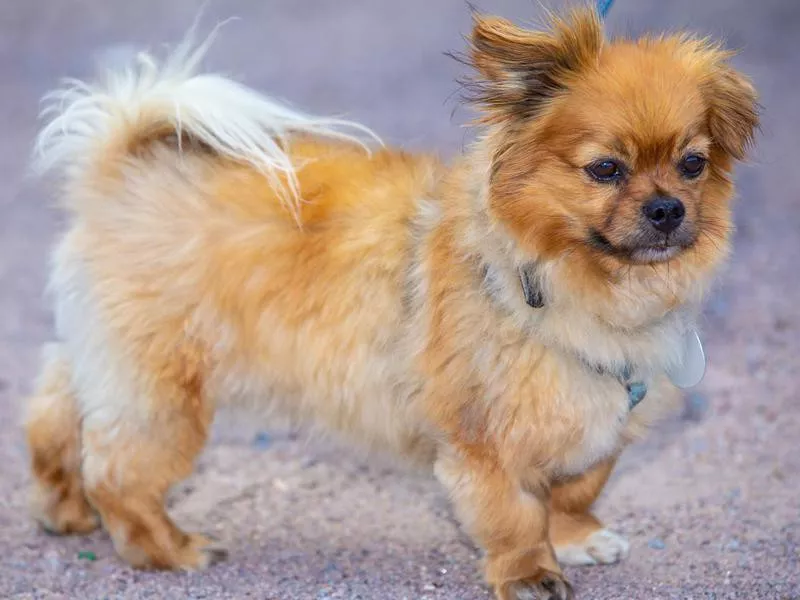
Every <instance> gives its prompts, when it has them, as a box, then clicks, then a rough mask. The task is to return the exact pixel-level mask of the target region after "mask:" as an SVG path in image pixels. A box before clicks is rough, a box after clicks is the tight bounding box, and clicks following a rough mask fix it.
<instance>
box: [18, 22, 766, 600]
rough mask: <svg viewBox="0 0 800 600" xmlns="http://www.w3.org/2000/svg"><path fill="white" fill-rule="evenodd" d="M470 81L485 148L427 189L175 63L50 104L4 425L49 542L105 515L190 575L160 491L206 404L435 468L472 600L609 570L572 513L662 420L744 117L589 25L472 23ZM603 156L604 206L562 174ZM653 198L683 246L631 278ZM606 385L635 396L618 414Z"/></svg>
mask: <svg viewBox="0 0 800 600" xmlns="http://www.w3.org/2000/svg"><path fill="white" fill-rule="evenodd" d="M201 50H202V48H201ZM468 58H469V61H470V62H471V64H472V65H473V66H474V67H475V70H476V73H477V75H476V77H475V79H474V80H473V81H472V82H471V83H470V85H469V86H468V87H469V89H470V90H471V91H472V92H474V98H473V100H474V101H475V102H477V103H478V105H479V106H480V109H481V111H482V112H481V114H482V116H483V118H482V119H481V121H482V122H481V123H480V124H479V126H480V127H481V128H482V129H481V132H482V133H481V136H480V137H479V140H478V141H477V143H476V144H475V146H474V147H473V148H472V149H471V150H470V151H469V152H468V153H466V155H465V156H463V157H462V158H460V159H458V160H456V161H455V162H454V164H452V165H450V166H445V165H443V164H442V163H440V162H439V161H438V160H437V159H435V158H433V157H429V156H418V155H410V154H406V153H404V152H402V151H399V150H393V149H392V150H390V149H383V148H379V149H376V150H374V151H373V152H370V151H367V150H365V148H364V147H362V146H361V145H360V144H359V142H358V139H359V138H358V137H357V134H359V133H363V132H361V131H359V129H358V127H357V126H351V125H349V124H347V123H341V122H336V121H331V120H327V119H318V118H314V117H310V116H307V115H302V114H299V113H296V112H293V111H291V110H288V109H286V108H284V107H281V106H278V105H276V104H275V103H273V102H271V101H270V100H268V99H266V98H264V97H262V96H260V95H258V94H256V93H255V92H253V91H250V90H248V89H246V88H243V87H241V86H239V85H237V84H235V83H233V82H231V81H229V80H227V79H224V78H221V77H217V76H213V75H197V74H195V73H194V72H193V69H194V67H195V65H196V63H197V61H198V59H199V52H194V53H193V52H191V51H190V50H189V49H188V47H182V48H181V49H180V50H179V52H177V53H176V54H175V55H174V56H173V57H172V58H171V59H170V60H169V61H167V63H166V64H164V65H161V66H159V65H158V64H156V63H155V62H154V61H153V59H151V58H150V57H149V56H142V57H140V59H139V62H138V63H137V65H136V66H135V67H131V68H129V69H127V70H117V71H112V72H110V73H108V75H107V77H106V78H105V80H103V81H102V82H101V83H98V84H96V85H85V84H83V83H79V82H78V83H74V84H73V85H72V86H71V87H69V88H67V89H65V90H62V91H61V92H57V93H56V94H55V95H54V96H52V99H53V100H54V106H55V110H56V114H55V118H54V120H52V121H51V122H50V124H49V125H47V126H46V128H45V129H44V130H43V131H42V133H41V136H40V138H39V151H40V155H41V156H40V159H41V160H42V161H43V163H44V166H46V167H49V166H53V165H58V166H60V167H61V169H62V173H63V174H64V177H63V180H64V187H63V192H62V194H61V198H62V200H63V206H64V207H65V209H66V211H67V212H68V213H69V216H70V224H69V228H68V231H67V232H66V235H65V236H64V237H63V239H62V240H61V242H60V243H59V245H58V247H57V249H56V250H55V254H54V264H53V272H52V290H53V292H54V296H55V307H56V314H57V341H56V342H55V343H54V344H52V345H51V346H50V347H49V348H48V351H47V352H46V358H45V362H44V366H43V372H42V375H41V380H40V382H39V387H38V391H37V392H36V393H35V395H34V396H33V398H32V399H31V400H30V402H29V404H28V420H27V434H28V441H29V445H30V450H31V456H32V467H33V473H34V480H35V486H34V488H35V489H34V511H35V515H36V518H37V519H38V520H39V521H40V522H41V523H42V525H43V526H44V527H46V528H47V529H49V530H52V531H55V532H60V533H72V532H76V533H84V532H87V531H89V530H91V529H93V528H94V527H95V526H97V524H98V520H97V517H96V516H95V515H99V517H100V519H101V520H102V523H103V525H104V527H105V528H106V529H107V530H108V532H109V533H110V535H111V537H112V538H113V540H114V544H115V546H116V548H117V550H118V551H119V553H120V555H121V556H122V557H123V558H124V559H126V560H127V561H129V562H130V563H132V564H133V565H136V566H140V567H163V568H178V569H202V568H204V567H206V566H208V565H209V564H210V562H212V560H213V559H215V558H217V557H218V556H219V554H218V552H217V551H216V550H215V549H214V548H213V546H212V545H211V544H210V543H209V540H208V539H207V538H205V537H203V536H202V535H198V534H186V533H184V532H183V531H181V530H180V529H178V528H177V527H176V526H175V525H174V524H173V522H172V521H171V520H170V519H169V517H168V515H167V513H166V512H165V508H164V497H165V494H166V492H167V490H168V489H169V488H170V486H171V485H172V484H174V483H175V482H177V481H178V480H180V479H181V478H184V477H186V476H187V475H188V474H189V473H190V472H191V470H192V464H193V461H194V460H195V458H196V457H197V455H198V453H199V452H200V451H201V449H202V448H203V445H204V443H205V441H206V437H207V435H208V430H209V426H210V424H211V421H212V418H213V415H214V411H215V410H216V408H217V407H220V406H223V405H230V404H248V405H251V406H252V405H256V406H264V405H267V404H269V406H271V407H273V408H274V409H275V410H278V411H280V412H281V413H282V414H285V415H287V416H289V417H291V418H293V419H296V420H297V421H299V422H304V423H314V424H317V425H320V426H323V427H325V428H328V429H331V430H335V431H338V432H341V433H343V434H344V435H345V436H349V437H350V438H353V439H355V440H358V441H360V442H361V443H364V444H367V445H369V446H370V447H374V448H381V449H385V450H389V451H391V452H393V453H396V454H399V455H402V456H404V457H408V458H410V459H412V460H415V461H417V462H421V463H423V464H427V465H431V466H432V467H433V469H434V471H435V473H436V476H437V477H438V478H439V479H440V480H441V482H442V483H443V484H444V486H445V487H446V488H447V490H448V492H449V493H450V496H451V497H452V501H453V503H454V505H455V509H456V512H457V514H458V515H459V517H460V519H461V521H462V522H463V524H464V526H465V528H466V529H467V530H468V531H469V532H470V534H471V535H472V536H473V538H474V540H475V541H476V543H477V544H478V545H479V546H480V547H481V548H482V549H483V550H484V551H485V556H486V561H485V569H486V577H487V580H488V582H489V583H490V584H491V585H492V586H493V588H494V590H495V593H496V594H497V597H498V598H501V599H512V598H530V597H538V596H537V594H540V595H541V596H542V597H551V596H552V597H554V598H566V597H569V596H570V595H571V591H570V588H569V585H568V583H567V582H566V580H565V579H564V576H563V574H562V572H561V569H560V568H559V564H558V560H557V558H558V559H560V561H561V562H562V564H563V563H568V564H594V563H606V562H614V561H616V560H618V559H619V558H621V557H622V556H623V555H624V554H625V553H626V552H627V548H628V545H627V542H626V541H625V540H624V539H623V538H621V537H619V536H617V535H616V534H614V533H612V532H610V531H608V530H606V529H605V528H604V527H603V525H602V524H601V523H600V522H599V521H598V520H597V519H596V518H595V517H594V516H593V515H592V514H591V513H590V506H591V505H592V503H593V502H594V500H595V498H596V497H597V496H598V494H599V493H600V491H601V489H602V487H603V485H604V484H605V481H606V479H607V477H608V475H609V473H610V471H611V469H612V467H613V464H614V461H615V459H616V456H617V455H618V453H619V452H620V451H621V450H622V448H623V447H624V446H625V444H626V443H627V442H628V441H630V440H631V439H632V438H633V437H634V436H635V435H636V434H637V433H638V432H639V431H640V430H641V429H642V428H643V426H644V425H646V424H647V423H648V422H649V421H650V420H651V419H652V418H653V417H654V416H655V414H656V413H657V412H658V411H659V410H660V409H661V408H663V407H664V406H667V405H669V404H670V402H671V400H672V399H674V398H675V396H676V390H675V388H674V387H673V386H672V385H671V384H670V383H669V382H668V380H667V379H666V377H665V375H664V372H665V369H667V368H668V367H670V365H674V364H676V363H677V362H679V361H680V359H681V348H682V340H683V338H684V335H685V334H686V333H687V332H689V331H691V330H692V329H693V328H694V319H695V314H696V310H697V307H698V303H699V301H700V300H701V298H702V296H703V294H704V292H705V290H706V288H707V286H708V284H709V283H710V281H711V278H712V276H713V274H714V272H715V269H716V268H717V266H718V265H719V264H720V262H721V261H722V260H723V259H724V258H725V256H726V253H727V251H728V247H729V237H730V231H731V217H730V208H729V202H730V198H731V196H732V193H733V186H732V183H731V180H730V173H731V168H732V165H733V162H734V161H735V160H737V159H741V158H743V157H744V155H745V151H746V150H747V147H748V146H749V145H750V144H751V142H752V138H753V132H754V128H755V127H756V126H757V112H756V99H755V93H754V91H753V88H752V87H751V85H750V84H749V83H748V81H747V80H746V79H745V78H744V77H742V76H741V75H740V74H738V73H737V72H735V71H734V70H733V69H732V68H731V67H730V66H728V64H727V60H728V58H729V56H728V54H727V53H726V52H724V51H722V50H721V49H719V48H718V47H717V46H715V45H713V44H710V43H708V42H705V41H698V40H695V39H692V38H690V37H686V36H679V37H648V38H644V39H640V40H637V41H627V40H614V41H609V40H606V39H605V38H604V36H603V33H602V30H601V25H600V23H599V20H598V18H597V16H596V15H595V14H594V13H593V12H592V11H591V10H588V9H581V10H577V11H575V12H572V13H570V14H569V15H568V16H566V17H564V18H553V22H552V24H551V27H550V28H549V29H548V30H546V31H543V32H533V31H528V30H523V29H519V28H517V27H515V26H514V25H512V24H510V23H509V22H507V21H504V20H501V19H497V18H486V17H476V21H475V28H474V32H473V35H472V47H471V52H470V54H469V57H468ZM348 131H349V132H350V133H349V134H348ZM690 151H691V152H693V153H696V154H700V155H702V156H703V157H705V158H706V159H707V166H706V169H705V171H704V172H703V173H702V174H701V175H700V176H699V177H697V178H695V179H691V180H690V179H688V178H687V177H684V176H683V175H682V174H681V173H680V172H679V170H678V168H677V167H676V164H678V163H679V161H680V160H681V157H682V156H684V155H685V154H686V153H687V152H690ZM606 157H612V158H613V159H614V160H616V161H619V162H620V163H621V164H624V165H626V171H625V176H624V178H622V179H621V180H620V181H618V182H616V183H613V184H609V183H601V182H598V181H595V180H594V179H592V178H591V177H590V176H589V175H588V174H587V172H586V170H585V167H586V166H587V165H590V164H592V163H593V161H596V160H598V159H603V158H606ZM653 194H669V195H671V196H676V197H678V198H680V199H681V200H682V202H683V204H684V205H685V210H686V217H685V223H684V229H682V230H681V231H682V232H683V234H682V235H684V238H683V240H684V241H683V242H681V244H680V245H679V246H674V245H673V246H669V247H668V248H667V249H663V248H661V247H659V248H661V249H659V248H655V249H652V248H646V249H645V250H642V251H641V252H639V253H638V254H637V252H638V251H636V248H637V246H636V244H639V243H640V241H641V239H642V236H643V235H644V234H643V233H642V231H643V228H646V227H647V224H646V223H645V224H643V217H642V205H643V203H644V202H645V201H646V200H647V199H648V198H650V197H651V196H652V195H653ZM598 240H599V241H598ZM667 241H668V240H665V241H664V244H667ZM665 248H666V246H665ZM662 250H663V253H662ZM648 257H649V258H648ZM659 257H660V258H659ZM520 270H522V271H523V272H524V273H526V275H527V277H528V279H529V281H528V283H529V284H530V285H533V286H535V288H536V290H535V291H536V293H537V298H538V300H540V301H541V302H539V304H541V307H533V306H530V305H529V304H528V303H526V299H525V295H524V293H523V288H522V285H521V282H520ZM626 367H628V368H631V369H632V371H633V373H634V376H635V378H636V379H637V380H641V381H643V382H646V383H647V384H648V387H649V391H648V393H647V397H646V399H645V401H644V402H643V403H641V404H640V405H638V406H637V407H636V408H635V409H633V410H629V398H628V394H627V393H626V391H625V388H624V386H623V385H622V384H621V383H620V381H619V380H618V379H617V378H616V377H615V376H613V374H614V373H619V372H621V371H622V370H623V369H625V368H626ZM548 594H550V596H548Z"/></svg>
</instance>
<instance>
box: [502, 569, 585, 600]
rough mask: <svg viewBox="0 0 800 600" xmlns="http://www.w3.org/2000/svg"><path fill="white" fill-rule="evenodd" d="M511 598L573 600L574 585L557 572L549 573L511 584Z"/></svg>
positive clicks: (519, 599) (509, 595)
mask: <svg viewBox="0 0 800 600" xmlns="http://www.w3.org/2000/svg"><path fill="white" fill-rule="evenodd" d="M506 597H507V598H508V599H509V600H573V598H574V597H575V595H574V594H573V592H572V586H571V585H570V584H569V582H568V581H567V580H566V579H564V577H563V576H561V575H559V574H557V573H547V574H545V575H544V576H543V577H541V578H539V579H537V580H535V581H529V580H523V581H518V582H516V583H514V584H513V585H512V586H511V590H510V594H508V595H507V596H506Z"/></svg>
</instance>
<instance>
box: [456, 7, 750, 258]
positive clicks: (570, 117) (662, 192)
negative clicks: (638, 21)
mask: <svg viewBox="0 0 800 600" xmlns="http://www.w3.org/2000/svg"><path fill="white" fill-rule="evenodd" d="M729 57H730V54H729V53H728V52H725V51H723V50H721V49H720V48H718V47H717V46H715V45H713V44H711V43H709V42H707V41H701V40H696V39H692V38H689V37H686V36H674V37H648V38H643V39H639V40H636V41H629V40H612V41H609V40H606V39H605V37H604V35H603V32H602V27H601V24H600V22H599V19H598V17H597V15H596V13H594V12H593V11H592V10H589V9H585V10H578V11H575V12H573V13H571V14H570V15H569V16H568V17H566V18H563V19H559V18H555V19H554V20H553V23H552V25H551V27H550V28H549V29H548V30H547V31H544V32H537V31H529V30H524V29H520V28H518V27H516V26H514V25H513V24H511V23H509V22H508V21H505V20H503V19H499V18H487V17H476V21H475V28H474V31H473V34H472V50H471V56H470V61H471V63H472V64H473V66H474V67H475V68H476V69H477V71H478V74H479V75H478V78H477V79H476V81H474V82H473V84H474V85H473V86H472V89H473V91H475V92H476V98H475V99H476V100H477V101H478V103H479V105H480V106H481V110H482V115H483V119H482V120H483V121H484V122H486V123H489V124H490V127H489V134H488V135H487V139H486V143H488V144H489V148H490V152H491V161H492V164H491V174H490V184H489V207H490V210H491V212H492V214H493V215H494V217H495V218H497V219H499V220H500V221H501V222H502V223H504V225H506V227H507V229H508V230H509V231H510V232H511V233H512V235H513V236H514V237H515V238H516V240H517V243H518V244H519V246H520V247H521V248H522V249H523V250H525V251H527V252H529V253H530V254H531V255H534V256H537V257H541V258H544V259H547V258H552V257H556V256H564V255H565V254H566V253H569V254H570V256H571V258H570V259H571V260H579V261H582V263H583V266H584V267H587V268H593V269H595V270H602V271H606V272H608V271H609V270H613V268H614V266H622V265H624V266H634V267H635V266H636V265H648V266H649V267H653V266H656V267H658V266H659V265H663V264H665V263H670V264H673V265H676V266H681V265H682V266H684V267H687V268H690V269H696V270H698V271H702V270H704V269H705V268H707V267H711V266H713V265H715V264H716V263H717V262H719V259H721V258H722V257H723V256H724V254H725V253H726V250H727V245H728V237H729V232H730V230H731V221H730V210H729V202H730V198H731V195H732V192H733V189H732V184H731V181H730V179H729V175H730V171H731V168H732V165H733V162H734V161H735V160H737V159H742V158H743V157H744V155H745V153H746V151H747V149H748V147H749V146H750V145H751V143H752V141H753V136H754V130H755V129H756V127H757V124H758V114H757V104H756V95H755V91H754V89H753V87H752V86H751V84H750V83H749V82H748V81H747V80H746V79H745V78H744V77H743V76H742V75H740V74H739V73H737V72H736V71H735V70H733V69H732V68H731V67H730V66H729V65H728V63H727V60H728V58H729Z"/></svg>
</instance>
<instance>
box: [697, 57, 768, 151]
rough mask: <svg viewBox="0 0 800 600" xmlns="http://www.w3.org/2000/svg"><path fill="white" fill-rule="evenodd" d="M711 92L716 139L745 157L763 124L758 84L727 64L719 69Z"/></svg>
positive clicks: (709, 95)
mask: <svg viewBox="0 0 800 600" xmlns="http://www.w3.org/2000/svg"><path fill="white" fill-rule="evenodd" d="M707 94H708V102H709V106H710V112H709V129H710V130H711V136H712V139H713V140H714V142H715V143H717V144H719V146H720V147H721V148H722V149H723V150H724V151H725V152H727V153H728V154H730V155H731V156H732V157H734V158H735V159H737V160H741V159H743V158H744V157H745V155H746V153H747V150H748V149H749V148H750V146H752V144H753V141H754V137H755V131H756V129H757V128H758V125H759V116H758V98H757V96H756V91H755V88H753V85H752V84H751V83H750V82H749V81H748V80H747V79H746V78H745V77H743V76H742V75H740V74H739V73H737V72H736V71H734V70H733V69H732V68H731V67H729V66H727V65H724V64H723V65H720V66H718V67H717V68H716V69H715V71H714V74H713V76H712V77H711V79H710V81H709V83H708V86H707Z"/></svg>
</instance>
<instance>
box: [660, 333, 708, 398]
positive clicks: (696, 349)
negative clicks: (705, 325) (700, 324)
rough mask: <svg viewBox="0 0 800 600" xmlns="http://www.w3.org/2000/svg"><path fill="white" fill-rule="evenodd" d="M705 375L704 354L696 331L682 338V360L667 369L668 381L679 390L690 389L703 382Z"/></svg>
mask: <svg viewBox="0 0 800 600" xmlns="http://www.w3.org/2000/svg"><path fill="white" fill-rule="evenodd" d="M705 374H706V353H705V352H704V351H703V343H702V342H701V341H700V336H699V335H698V333H697V331H696V330H694V329H693V330H692V331H690V332H689V333H687V334H686V335H685V336H684V337H683V360H682V361H681V363H680V364H679V365H676V366H675V367H672V368H670V369H667V376H669V378H670V381H672V383H674V384H675V385H677V386H678V387H679V388H684V389H685V388H690V387H693V386H695V385H697V384H698V383H700V382H701V381H702V380H703V375H705Z"/></svg>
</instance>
